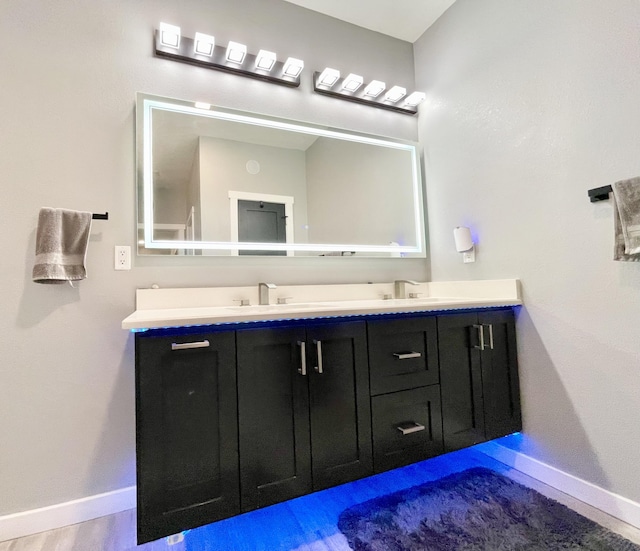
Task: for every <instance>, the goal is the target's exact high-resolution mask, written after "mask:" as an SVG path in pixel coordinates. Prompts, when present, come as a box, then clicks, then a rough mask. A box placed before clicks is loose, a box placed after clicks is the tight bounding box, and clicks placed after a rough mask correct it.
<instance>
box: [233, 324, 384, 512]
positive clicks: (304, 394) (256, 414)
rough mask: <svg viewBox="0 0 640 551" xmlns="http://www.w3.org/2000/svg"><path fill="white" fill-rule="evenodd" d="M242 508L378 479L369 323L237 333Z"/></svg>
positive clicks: (255, 330)
mask: <svg viewBox="0 0 640 551" xmlns="http://www.w3.org/2000/svg"><path fill="white" fill-rule="evenodd" d="M237 343H238V396H239V403H238V411H239V434H240V472H241V487H242V500H241V501H242V510H243V511H250V510H252V509H256V508H259V507H264V506H266V505H271V504H273V503H277V502H279V501H284V500H287V499H291V498H293V497H298V496H301V495H303V494H306V493H309V492H311V491H313V490H320V489H324V488H328V487H330V486H335V485H337V484H342V483H344V482H348V481H351V480H356V479H358V478H362V477H364V476H368V475H370V474H372V472H373V469H372V455H371V425H370V418H371V415H370V406H369V380H368V364H367V348H366V330H365V324H364V322H339V323H310V324H308V325H306V326H305V325H297V326H292V327H276V328H261V329H246V330H239V331H238V332H237Z"/></svg>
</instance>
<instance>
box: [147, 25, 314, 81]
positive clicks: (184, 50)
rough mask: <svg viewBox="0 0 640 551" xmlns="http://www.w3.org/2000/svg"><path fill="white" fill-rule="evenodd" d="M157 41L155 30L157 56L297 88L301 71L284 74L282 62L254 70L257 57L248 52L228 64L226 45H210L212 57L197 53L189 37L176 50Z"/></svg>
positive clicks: (182, 37) (158, 32) (193, 42)
mask: <svg viewBox="0 0 640 551" xmlns="http://www.w3.org/2000/svg"><path fill="white" fill-rule="evenodd" d="M205 36H206V35H205ZM160 38H161V32H160V31H156V33H155V54H156V56H158V57H163V58H165V59H172V60H173V61H180V62H182V63H189V64H191V65H197V66H199V67H206V68H208V69H215V70H218V71H224V72H227V73H233V74H236V75H241V76H245V77H250V78H255V79H258V80H264V81H267V82H271V83H273V84H281V85H283V86H290V87H294V88H296V87H298V86H300V72H298V74H297V75H295V74H294V72H295V71H292V70H288V71H287V72H285V63H283V62H281V61H275V62H274V63H273V66H272V68H271V70H266V69H261V68H259V67H257V65H256V63H257V61H258V56H257V55H253V54H250V53H246V54H245V55H244V58H243V59H242V61H241V62H232V61H228V60H227V46H226V45H223V46H221V45H218V44H212V50H213V51H212V53H211V55H210V56H208V55H206V54H204V53H200V54H198V53H196V51H195V47H196V41H195V40H194V39H192V38H188V37H186V36H181V37H180V39H179V45H178V46H177V47H175V46H173V47H172V46H167V45H165V44H163V43H162V41H161V40H160ZM199 38H200V35H199ZM211 38H213V37H211ZM230 44H231V43H230ZM199 47H200V51H201V52H202V51H203V50H202V48H203V44H200V45H199ZM236 59H237V58H236ZM292 59H293V58H292ZM294 61H295V62H297V64H298V66H304V63H302V61H300V60H297V59H295V60H294ZM301 70H302V69H300V71H301Z"/></svg>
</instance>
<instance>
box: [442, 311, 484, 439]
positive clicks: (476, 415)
mask: <svg viewBox="0 0 640 551" xmlns="http://www.w3.org/2000/svg"><path fill="white" fill-rule="evenodd" d="M477 324H478V316H477V314H475V313H468V314H466V313H465V314H451V315H443V316H438V352H439V358H440V387H441V392H442V427H443V434H444V448H445V451H452V450H458V449H461V448H465V447H468V446H472V445H474V444H477V443H479V442H483V441H484V440H485V432H484V431H485V427H484V405H483V400H482V371H481V365H480V351H479V350H478V349H477V348H476V346H478V341H477V331H476V329H475V328H474V326H475V325H477Z"/></svg>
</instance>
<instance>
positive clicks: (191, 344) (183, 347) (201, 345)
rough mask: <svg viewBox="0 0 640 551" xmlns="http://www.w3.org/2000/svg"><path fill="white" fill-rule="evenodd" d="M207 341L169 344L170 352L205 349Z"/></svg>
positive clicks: (207, 344)
mask: <svg viewBox="0 0 640 551" xmlns="http://www.w3.org/2000/svg"><path fill="white" fill-rule="evenodd" d="M208 346H209V341H198V342H181V343H176V342H172V343H171V350H188V349H189V348H207V347H208Z"/></svg>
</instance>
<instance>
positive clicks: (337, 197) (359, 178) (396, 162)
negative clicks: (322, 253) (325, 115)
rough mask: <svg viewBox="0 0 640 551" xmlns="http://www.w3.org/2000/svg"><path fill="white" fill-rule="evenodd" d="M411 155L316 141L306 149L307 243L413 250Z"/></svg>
mask: <svg viewBox="0 0 640 551" xmlns="http://www.w3.org/2000/svg"><path fill="white" fill-rule="evenodd" d="M411 166H412V164H411V155H410V153H409V152H407V151H402V150H397V149H390V148H385V147H380V146H373V145H370V144H361V143H354V142H346V141H341V140H334V139H330V138H320V139H318V140H316V141H315V142H314V143H313V145H312V146H311V147H309V148H308V149H307V188H308V195H309V208H308V212H309V241H310V242H312V243H355V244H359V245H388V244H389V243H390V242H392V241H395V242H397V243H400V244H402V245H411V246H415V245H416V237H415V235H416V228H415V223H414V220H413V218H412V215H413V204H414V202H413V187H412V182H413V179H412V174H411Z"/></svg>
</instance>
